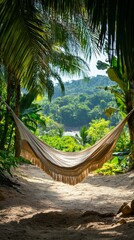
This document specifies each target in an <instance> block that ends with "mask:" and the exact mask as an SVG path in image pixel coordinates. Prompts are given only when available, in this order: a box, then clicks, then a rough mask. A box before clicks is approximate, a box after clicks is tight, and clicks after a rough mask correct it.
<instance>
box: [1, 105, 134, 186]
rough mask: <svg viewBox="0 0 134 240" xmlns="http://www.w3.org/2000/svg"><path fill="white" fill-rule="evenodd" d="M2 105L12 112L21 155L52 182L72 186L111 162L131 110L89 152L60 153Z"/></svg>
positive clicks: (87, 150)
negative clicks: (51, 179)
mask: <svg viewBox="0 0 134 240" xmlns="http://www.w3.org/2000/svg"><path fill="white" fill-rule="evenodd" d="M4 103H5V102H4ZM5 104H6V106H7V108H8V109H9V110H10V111H11V113H12V116H13V118H14V121H15V123H16V126H17V128H18V130H19V133H20V147H21V152H20V156H22V157H24V158H26V159H28V160H30V161H31V162H32V163H34V164H35V165H37V166H38V167H40V168H41V169H43V170H44V171H45V172H46V173H47V174H48V175H50V176H51V177H52V178H53V179H54V180H57V181H61V182H63V183H68V184H71V185H75V184H77V183H79V182H81V181H82V180H83V179H84V178H85V177H86V176H88V173H89V172H91V171H93V170H96V169H98V168H100V167H102V165H103V164H104V163H105V162H106V161H107V160H109V159H111V157H112V153H113V149H114V148H115V145H116V142H117V140H118V138H119V136H120V134H121V132H122V129H123V127H124V125H125V123H126V122H127V120H128V118H129V116H130V115H131V113H132V112H133V111H134V109H132V110H131V112H130V113H129V114H128V115H127V116H126V117H125V118H124V119H123V120H122V121H121V122H120V123H119V124H118V125H117V126H116V127H115V128H114V129H113V130H112V131H110V133H108V134H107V135H106V136H105V137H103V138H102V139H101V140H99V141H98V142H97V143H95V144H94V145H93V146H91V147H89V148H88V149H86V150H82V151H80V152H62V151H59V150H56V149H54V148H52V147H50V146H48V145H47V144H46V143H44V142H43V141H41V140H40V139H39V138H37V137H36V136H35V135H34V134H32V133H31V132H30V131H29V129H28V128H27V127H26V126H25V125H24V124H23V123H22V121H21V120H20V119H19V118H18V117H17V116H16V114H15V113H14V111H13V110H12V109H11V108H10V107H9V106H8V105H7V103H5Z"/></svg>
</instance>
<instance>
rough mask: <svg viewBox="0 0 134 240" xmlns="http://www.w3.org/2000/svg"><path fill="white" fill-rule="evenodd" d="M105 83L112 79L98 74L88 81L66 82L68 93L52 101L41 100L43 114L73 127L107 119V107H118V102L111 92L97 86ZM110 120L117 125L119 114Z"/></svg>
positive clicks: (56, 89)
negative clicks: (99, 119) (43, 108)
mask: <svg viewBox="0 0 134 240" xmlns="http://www.w3.org/2000/svg"><path fill="white" fill-rule="evenodd" d="M103 81H104V83H103ZM103 84H110V80H109V79H108V78H107V77H104V78H103V77H102V76H98V77H95V78H92V79H91V80H89V81H86V82H85V81H84V80H79V81H73V82H70V83H65V89H66V94H67V95H65V96H62V97H57V98H56V97H54V98H53V100H52V102H51V103H50V102H48V101H47V100H46V99H44V100H43V101H42V102H41V105H42V106H45V110H44V111H43V113H42V114H45V115H47V116H51V118H53V119H54V120H55V121H56V122H59V123H62V124H64V126H65V127H71V128H74V127H75V128H76V127H77V128H81V127H83V126H84V125H85V126H88V124H89V122H91V121H92V120H93V119H98V118H105V119H107V117H106V115H105V109H107V108H108V107H109V106H111V105H112V106H113V107H115V108H116V102H115V100H114V97H113V96H112V94H111V93H110V92H106V91H104V90H100V89H98V88H97V86H99V85H102V86H103ZM58 89H59V87H58V86H56V87H55V92H57V93H56V96H58V95H59V93H58ZM110 120H111V125H115V124H116V122H117V116H116V115H113V116H111V119H110Z"/></svg>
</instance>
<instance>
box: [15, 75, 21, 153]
mask: <svg viewBox="0 0 134 240" xmlns="http://www.w3.org/2000/svg"><path fill="white" fill-rule="evenodd" d="M15 113H16V115H17V116H18V117H19V113H20V83H19V81H18V80H16V101H15ZM14 147H15V157H19V156H20V134H19V131H18V128H17V126H16V127H15V144H14Z"/></svg>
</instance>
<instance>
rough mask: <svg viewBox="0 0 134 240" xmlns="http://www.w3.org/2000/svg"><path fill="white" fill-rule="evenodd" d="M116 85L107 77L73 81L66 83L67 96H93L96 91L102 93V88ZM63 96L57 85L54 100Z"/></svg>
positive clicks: (99, 76) (100, 76) (98, 76)
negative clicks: (83, 94) (84, 94)
mask: <svg viewBox="0 0 134 240" xmlns="http://www.w3.org/2000/svg"><path fill="white" fill-rule="evenodd" d="M112 85H115V83H114V82H112V81H111V80H110V79H109V78H108V77H107V76H102V75H97V76H96V77H92V78H87V79H85V80H84V79H80V80H72V81H69V82H65V83H64V86H65V95H72V94H81V93H87V94H92V93H93V92H94V91H97V90H98V91H100V88H102V87H103V88H104V87H106V86H112ZM61 96H63V94H62V92H61V89H60V86H59V85H58V84H57V85H56V86H55V91H54V96H53V99H54V98H57V97H61Z"/></svg>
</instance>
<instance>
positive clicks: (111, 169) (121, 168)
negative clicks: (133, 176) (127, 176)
mask: <svg viewBox="0 0 134 240" xmlns="http://www.w3.org/2000/svg"><path fill="white" fill-rule="evenodd" d="M129 165H130V164H129V161H128V157H124V156H123V157H117V156H115V157H113V158H112V160H109V161H108V162H106V163H105V164H104V165H103V166H102V168H99V169H97V170H96V171H95V173H98V174H103V175H115V174H117V173H124V172H125V171H126V169H128V168H129Z"/></svg>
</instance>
